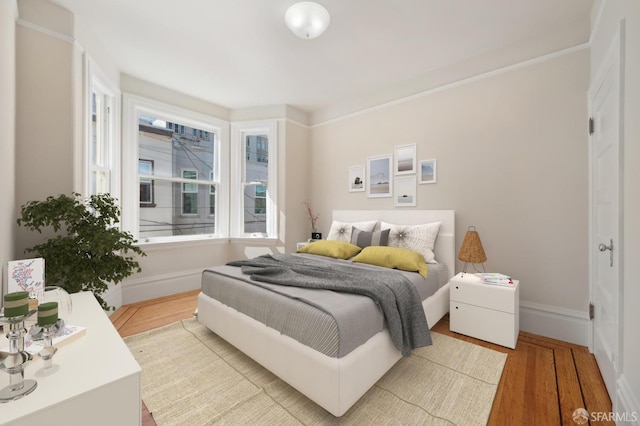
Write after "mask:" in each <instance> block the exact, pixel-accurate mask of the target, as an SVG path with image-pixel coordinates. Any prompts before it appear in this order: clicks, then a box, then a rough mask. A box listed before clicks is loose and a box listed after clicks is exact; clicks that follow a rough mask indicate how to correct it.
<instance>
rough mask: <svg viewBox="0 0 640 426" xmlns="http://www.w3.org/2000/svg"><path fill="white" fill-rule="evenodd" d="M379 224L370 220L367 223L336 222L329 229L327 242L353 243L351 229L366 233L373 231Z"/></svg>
mask: <svg viewBox="0 0 640 426" xmlns="http://www.w3.org/2000/svg"><path fill="white" fill-rule="evenodd" d="M377 223H378V221H377V220H370V221H367V222H339V221H337V220H334V221H333V223H332V224H331V229H329V235H327V240H336V241H344V242H346V243H350V242H351V229H352V227H353V228H358V229H361V230H363V231H365V232H371V231H373V228H375V227H376V224H377Z"/></svg>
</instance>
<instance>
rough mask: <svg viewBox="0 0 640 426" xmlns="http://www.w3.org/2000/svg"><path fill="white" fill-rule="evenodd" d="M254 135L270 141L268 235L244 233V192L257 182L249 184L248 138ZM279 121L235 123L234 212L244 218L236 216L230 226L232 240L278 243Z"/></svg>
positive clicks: (232, 196)
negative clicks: (263, 135)
mask: <svg viewBox="0 0 640 426" xmlns="http://www.w3.org/2000/svg"><path fill="white" fill-rule="evenodd" d="M253 134H266V135H268V138H269V155H268V159H269V164H268V168H267V170H268V173H269V181H268V187H267V203H266V204H267V205H266V215H267V227H266V231H267V232H266V235H264V234H251V233H246V232H244V226H243V225H244V214H243V213H244V190H245V187H246V186H247V185H255V184H256V182H253V183H251V182H245V181H244V178H245V164H246V158H247V153H246V143H245V136H249V135H253ZM277 159H278V121H277V120H258V121H239V122H234V123H231V164H232V165H233V167H232V170H231V178H230V180H231V186H230V191H231V197H230V202H231V211H234V212H240V213H242V214H234V215H233V216H232V218H231V223H230V236H231V238H233V239H234V240H237V239H242V238H264V239H275V238H277V237H278V226H277V223H278V221H277V206H278V173H277V170H278V167H277Z"/></svg>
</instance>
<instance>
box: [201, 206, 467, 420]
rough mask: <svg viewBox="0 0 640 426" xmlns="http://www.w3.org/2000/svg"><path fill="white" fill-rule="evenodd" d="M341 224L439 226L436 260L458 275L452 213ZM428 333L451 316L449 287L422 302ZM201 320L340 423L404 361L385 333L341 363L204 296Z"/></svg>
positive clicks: (374, 215)
mask: <svg viewBox="0 0 640 426" xmlns="http://www.w3.org/2000/svg"><path fill="white" fill-rule="evenodd" d="M333 219H334V220H339V221H341V222H362V221H366V220H378V221H385V222H389V223H393V224H402V225H418V224H423V223H432V222H441V225H440V232H439V234H438V239H437V241H436V247H435V250H434V251H435V258H436V260H439V261H440V262H443V263H446V264H447V266H448V268H449V278H451V276H453V275H454V271H455V219H454V211H453V210H411V211H408V210H336V211H334V212H333ZM423 307H424V310H425V313H426V316H427V322H428V324H429V327H433V325H434V324H436V323H437V322H438V321H439V320H440V319H441V318H442V317H443V316H444V315H445V314H446V313H447V312H449V284H447V285H445V286H444V287H442V288H440V289H439V290H438V291H437V292H436V293H435V294H434V295H433V296H431V297H429V298H428V299H426V300H425V301H424V302H423ZM198 319H199V320H200V322H201V323H202V324H204V325H205V326H206V327H207V328H209V329H210V330H212V331H213V332H215V333H216V334H218V335H219V336H220V337H222V338H223V339H225V340H226V341H228V342H229V343H231V344H232V345H233V346H235V347H236V348H238V349H239V350H240V351H242V352H243V353H245V354H247V355H248V356H250V357H251V358H253V359H254V360H255V361H257V362H258V363H259V364H261V365H263V366H264V367H265V368H267V369H268V370H270V371H271V372H272V373H274V374H275V375H276V376H278V377H280V378H281V379H282V380H284V381H285V382H287V383H289V384H290V385H291V386H293V387H294V388H295V389H297V390H298V391H300V392H301V393H302V394H304V395H306V396H307V397H308V398H309V399H311V400H313V401H314V402H316V403H317V404H318V405H320V406H321V407H323V408H324V409H326V410H327V411H329V412H330V413H331V414H333V415H334V416H336V417H340V416H342V415H343V414H344V413H346V411H347V410H348V409H349V408H351V406H352V405H353V404H355V403H356V402H357V401H358V399H360V397H361V396H362V395H364V393H365V392H367V390H369V388H371V386H373V385H374V384H375V383H376V382H377V381H378V379H380V378H381V377H382V376H383V375H384V374H385V373H386V372H387V371H388V370H389V369H390V368H391V367H393V365H394V364H395V363H396V362H397V361H398V360H399V359H400V358H401V357H402V355H401V354H400V352H399V351H398V350H397V349H396V348H395V346H394V345H393V343H392V342H391V336H390V335H389V332H388V331H387V329H385V330H383V331H381V332H379V333H378V334H376V335H375V336H373V337H372V338H371V339H369V340H368V341H367V342H366V343H364V344H363V345H361V346H360V347H358V348H356V349H355V350H353V351H352V352H350V353H349V354H347V355H346V356H344V357H342V358H332V357H329V356H327V355H324V354H322V353H320V352H318V351H316V350H314V349H311V348H310V347H308V346H306V345H303V344H301V343H299V342H298V341H296V340H294V339H292V338H290V337H288V336H286V335H284V334H281V333H280V332H278V331H276V330H274V329H272V328H269V327H267V326H265V325H264V324H262V323H260V322H258V321H256V320H254V319H253V318H250V317H248V316H247V315H244V314H242V313H240V312H238V311H236V310H235V309H233V308H230V307H228V306H226V305H224V304H222V303H220V302H218V301H217V300H215V299H212V298H210V297H208V296H205V295H204V294H203V293H200V295H199V296H198Z"/></svg>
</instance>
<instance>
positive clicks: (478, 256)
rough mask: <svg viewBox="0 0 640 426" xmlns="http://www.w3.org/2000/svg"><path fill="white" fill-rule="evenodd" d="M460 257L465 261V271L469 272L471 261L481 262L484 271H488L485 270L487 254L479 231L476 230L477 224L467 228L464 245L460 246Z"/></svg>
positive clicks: (463, 270) (463, 269)
mask: <svg viewBox="0 0 640 426" xmlns="http://www.w3.org/2000/svg"><path fill="white" fill-rule="evenodd" d="M458 259H460V260H462V261H463V262H464V267H463V268H462V272H463V273H466V272H467V265H468V264H469V263H473V264H476V263H481V264H482V271H483V272H486V271H485V270H484V262H486V261H487V255H486V254H485V253H484V249H483V248H482V242H481V241H480V235H479V234H478V231H476V227H475V226H470V227H469V229H468V230H467V233H466V234H465V236H464V240H463V241H462V247H460V252H458Z"/></svg>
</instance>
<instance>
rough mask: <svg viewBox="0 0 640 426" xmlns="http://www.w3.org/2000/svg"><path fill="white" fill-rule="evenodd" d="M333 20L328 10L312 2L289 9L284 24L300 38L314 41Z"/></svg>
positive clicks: (305, 2) (302, 3) (304, 2)
mask: <svg viewBox="0 0 640 426" xmlns="http://www.w3.org/2000/svg"><path fill="white" fill-rule="evenodd" d="M330 21H331V18H330V17H329V12H327V9H325V8H324V7H322V6H321V5H319V4H318V3H314V2H312V1H303V2H300V3H296V4H294V5H292V6H291V7H289V9H287V12H286V13H285V15H284V22H285V23H286V24H287V27H289V29H290V30H291V31H292V32H293V33H294V34H295V35H297V36H298V37H300V38H304V39H312V38H316V37H318V36H319V35H320V34H322V33H323V32H324V31H325V30H326V29H327V27H328V26H329V22H330Z"/></svg>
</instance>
